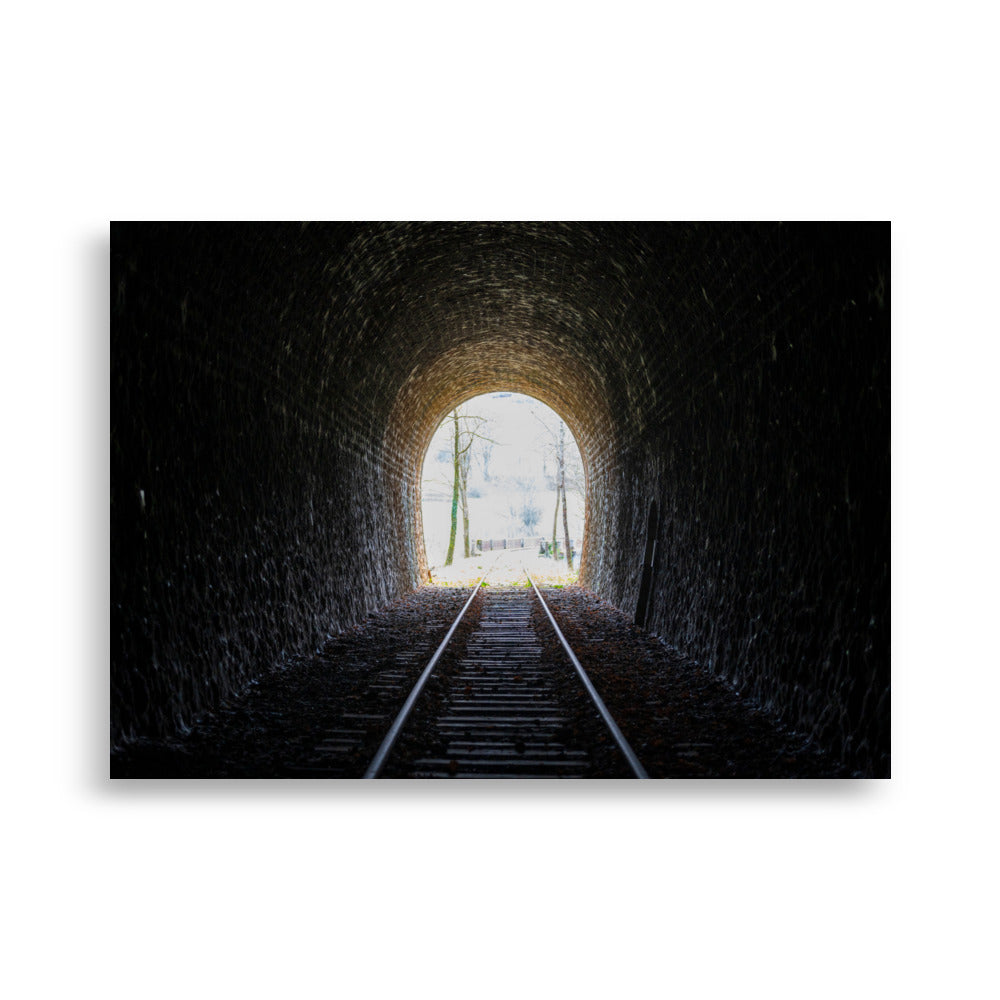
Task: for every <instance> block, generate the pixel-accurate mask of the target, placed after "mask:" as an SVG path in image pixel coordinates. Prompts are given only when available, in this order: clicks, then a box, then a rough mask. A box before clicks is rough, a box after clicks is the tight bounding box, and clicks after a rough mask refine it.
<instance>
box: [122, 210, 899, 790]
mask: <svg viewBox="0 0 1000 1000" xmlns="http://www.w3.org/2000/svg"><path fill="white" fill-rule="evenodd" d="M110 249H111V289H110V294H111V441H110V448H111V552H110V562H111V665H110V666H111V673H110V688H111V719H110V773H111V776H112V777H113V778H127V779H143V778H190V779H197V778H234V777H245V778H295V779H300V778H313V779H361V780H363V779H377V780H407V779H409V780H412V779H440V780H457V779H486V778H502V779H507V780H524V779H569V778H584V779H622V780H631V779H688V780H691V779H695V780H707V779H719V778H800V779H801V778H808V779H831V778H841V779H843V778H887V777H889V776H890V771H891V768H890V762H891V744H890V578H889V563H890V558H889V557H890V550H889V542H890V467H889V452H890V399H889V390H890V225H889V223H884V222H863V223H861V222H859V223H851V222H837V223H829V222H808V223H806V222H794V223H781V222H752V223H721V222H704V223H694V222H683V223H679V222H327V223H208V222H197V223H178V222H171V223H159V222H122V223H112V224H111V248H110Z"/></svg>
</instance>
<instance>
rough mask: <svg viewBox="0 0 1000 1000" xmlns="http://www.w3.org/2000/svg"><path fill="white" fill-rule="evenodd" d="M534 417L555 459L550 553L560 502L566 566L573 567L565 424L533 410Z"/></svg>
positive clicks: (554, 547) (555, 537)
mask: <svg viewBox="0 0 1000 1000" xmlns="http://www.w3.org/2000/svg"><path fill="white" fill-rule="evenodd" d="M535 419H536V420H537V421H538V422H539V423H540V424H541V425H542V427H543V428H544V430H545V437H544V440H545V441H546V446H547V448H548V449H549V453H550V454H551V455H552V457H553V458H554V460H555V463H554V464H555V473H554V475H553V479H554V481H555V488H556V509H555V511H554V512H553V514H552V555H553V556H555V554H556V552H557V551H558V541H559V504H560V502H561V503H562V514H563V518H562V520H563V542H564V544H565V546H566V568H567V569H569V570H571V571H572V569H573V545H572V540H571V539H570V536H569V511H568V509H567V504H566V478H567V457H568V456H567V449H566V424H565V423H563V421H562V420H560V421H559V423H558V426H557V427H552V426H550V424H549V423H548V422H546V421H545V420H543V419H542V418H541V417H540V416H539V415H538V413H537V411H536V412H535Z"/></svg>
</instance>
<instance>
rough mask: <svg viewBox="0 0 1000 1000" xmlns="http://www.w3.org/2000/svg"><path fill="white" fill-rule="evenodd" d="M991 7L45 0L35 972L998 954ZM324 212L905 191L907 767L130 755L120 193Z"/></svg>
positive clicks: (19, 456)
mask: <svg viewBox="0 0 1000 1000" xmlns="http://www.w3.org/2000/svg"><path fill="white" fill-rule="evenodd" d="M988 9H989V8H988V7H987V5H985V4H976V3H963V2H956V3H952V4H950V5H949V6H948V7H947V12H946V13H945V9H944V8H942V7H941V6H940V5H937V4H935V5H930V4H921V3H916V4H909V5H906V6H905V7H904V6H902V5H896V4H881V3H877V2H872V0H866V2H864V3H857V2H842V3H839V4H837V5H835V6H833V5H831V6H829V7H817V5H813V4H802V3H801V2H796V3H778V4H775V3H756V4H747V3H714V4H713V3H702V4H699V5H683V6H680V7H677V8H675V7H674V6H673V5H670V4H660V5H652V4H649V5H647V4H636V3H629V2H618V3H616V4H613V5H612V4H588V3H579V2H578V3H575V4H564V3H554V4H553V3H545V2H541V0H533V2H532V3H519V2H514V3H510V2H508V3H506V4H503V5H499V4H496V5H494V4H488V5H486V4H484V5H474V4H469V3H468V2H466V3H461V4H459V3H452V4H440V3H425V4H416V3H411V4H395V3H382V4H379V3H368V4H365V5H361V4H356V5H342V4H336V3H326V4H297V3H289V2H286V3H283V4H280V5H278V4H266V5H265V4H253V3H243V4H213V3H208V2H205V0H199V2H197V3H190V2H175V3H173V4H170V5H162V6H156V7H154V6H151V5H146V4H137V3H135V2H134V0H133V2H130V3H101V2H95V3H90V4H73V5H71V4H64V3H49V4H44V3H39V4H34V5H27V4H18V5H14V6H13V7H11V8H10V9H8V10H6V12H5V15H4V28H3V36H2V39H0V56H2V58H0V75H2V83H3V89H2V94H3V98H2V99H3V119H2V121H3V148H4V154H3V159H2V163H3V170H4V178H5V179H4V184H3V189H2V190H3V203H4V205H3V207H4V211H3V222H4V230H3V240H2V247H3V251H2V252H3V262H2V264H3V268H2V274H3V276H4V279H5V283H4V296H3V300H4V312H5V317H4V318H5V320H6V322H5V324H4V328H3V345H4V364H3V373H4V384H3V393H2V405H3V417H4V420H3V428H4V455H5V458H6V463H5V464H6V476H5V483H6V485H5V488H4V521H3V523H4V529H5V531H4V537H5V554H6V555H7V559H6V565H5V570H6V572H5V573H4V594H3V598H4V600H3V609H4V622H5V631H6V635H7V637H8V638H9V639H11V638H12V639H13V641H12V642H8V643H7V644H6V646H5V649H6V655H5V656H4V666H5V671H4V681H5V683H4V688H3V690H4V709H5V711H4V716H3V726H2V733H3V762H4V770H5V795H4V805H5V809H4V813H5V818H4V821H3V825H2V831H3V838H4V845H3V847H4V849H3V855H2V856H3V865H4V876H3V892H2V899H3V903H2V907H3V911H2V912H3V918H4V921H5V923H6V928H5V931H4V934H3V943H4V946H5V952H6V957H5V959H4V962H3V966H2V971H0V977H2V980H3V983H2V985H3V986H4V988H5V992H6V994H7V995H9V996H15V997H18V998H23V997H46V998H47V997H67V996H78V995H81V994H89V993H92V992H93V993H99V994H100V995H102V996H107V997H123V996H131V997H142V998H143V1000H151V998H159V997H175V996H183V997H197V998H200V997H213V998H214V997H296V998H298V997H309V996H337V997H351V998H354V997H382V996H387V995H389V994H390V991H391V990H394V989H400V990H403V989H405V990H406V991H407V995H408V996H418V997H423V996H428V997H435V998H441V997H463V998H464V997H470V998H472V997H475V998H479V997H503V998H512V997H591V996H594V997H597V996H602V997H604V996H611V997H630V998H632V997H646V996H664V995H667V996H676V997H682V998H684V1000H691V998H697V997H727V998H728V997H732V996H738V997H745V996H765V997H768V998H776V997H777V998H782V997H795V998H799V997H810V998H826V997H831V998H833V997H836V998H842V997H845V996H850V997H852V998H865V997H880V998H881V997H885V996H904V997H908V996H912V995H917V994H919V995H932V996H956V997H963V998H969V997H980V996H987V995H991V996H994V995H996V992H995V991H996V986H997V983H996V972H995V961H994V955H993V952H994V951H995V947H996V940H997V924H996V902H995V900H996V896H997V888H998V886H997V865H996V860H995V843H996V835H997V829H996V821H995V819H994V812H993V810H994V801H995V793H996V767H995V760H994V756H995V748H996V739H995V718H994V713H995V710H996V706H997V703H998V699H997V681H996V673H997V668H998V657H997V648H996V643H995V638H994V631H995V629H994V623H995V615H996V608H997V596H998V595H997V584H996V567H997V556H998V553H997V530H996V513H995V507H996V495H997V491H996V482H995V470H996V465H997V445H996V440H995V432H996V429H997V405H996V397H997V392H996V380H997V374H996V364H997V352H996V346H995V345H996V339H997V319H996V313H995V301H994V300H995V298H996V276H997V263H998V261H997V251H996V247H997V235H998V226H997V223H998V219H997V197H996V186H997V180H996V179H997V176H998V175H1000V170H998V164H997V156H996V150H995V142H996V104H995V94H996V93H997V90H998V86H997V69H996V67H997V60H996V53H995V38H996V34H995V31H994V30H993V27H992V25H991V24H990V23H989V22H988V21H987V20H985V19H984V12H985V11H987V10H988ZM694 10H697V13H693V11H694ZM650 11H655V13H650ZM299 217H304V218H332V219H396V218H406V219H408V218H414V219H424V218H429V219H466V218H469V219H478V218H496V219H521V218H526V219H536V218H537V219H542V218H544V219H549V218H552V219H586V218H598V219H604V218H611V219H703V218H704V219H773V218H782V219H803V218H808V219H812V218H820V219H891V220H892V240H893V272H892V310H893V344H892V366H893V391H892V408H893V448H892V464H893V514H892V531H893V567H892V581H893V647H892V664H893V681H894V693H893V750H894V762H893V778H892V780H891V781H879V782H874V781H873V782H844V783H827V784H818V785H817V784H806V783H796V782H787V783H783V784H781V783H753V782H744V783H733V784H727V783H715V784H702V783H694V782H687V783H667V782H663V783H646V784H643V785H641V786H640V785H639V784H628V785H625V784H608V785H606V786H604V785H598V784H594V783H590V784H587V785H586V786H585V787H582V788H581V787H578V788H563V787H560V788H556V787H553V786H550V785H548V784H543V785H541V786H539V787H532V788H522V787H513V786H509V785H508V786H503V787H486V784H485V783H484V784H481V785H479V786H478V787H475V788H471V789H470V788H464V787H463V788H461V789H459V788H455V787H452V786H450V785H442V786H435V787H433V788H431V787H424V786H423V785H419V784H415V783H411V784H408V785H400V786H394V785H391V784H385V783H383V784H379V783H372V784H362V783H361V782H355V783H345V784H330V783H323V782H320V783H313V784H297V783H295V782H275V783H270V784H269V783H257V782H244V783H223V782H209V781H205V782H196V783H191V784H182V783H172V782H132V783H128V782H117V783H114V784H112V783H110V782H109V781H108V780H107V779H106V773H107V743H106V733H107V712H108V696H107V671H108V657H109V638H108V628H109V626H108V566H107V553H108V539H109V534H108V530H109V529H108V476H109V460H108V397H109V378H108V351H109V337H108V322H109V320H108V305H107V303H108V278H109V270H108V246H109V244H108V220H109V219H130V218H137V219H156V218H165V219H186V218H194V219H214V218H227V219H228V218H233V219H270V218H299ZM498 784H499V783H498Z"/></svg>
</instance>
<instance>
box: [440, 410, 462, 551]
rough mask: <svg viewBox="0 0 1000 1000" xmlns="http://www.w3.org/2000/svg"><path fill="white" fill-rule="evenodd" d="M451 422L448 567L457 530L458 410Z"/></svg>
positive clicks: (453, 413)
mask: <svg viewBox="0 0 1000 1000" xmlns="http://www.w3.org/2000/svg"><path fill="white" fill-rule="evenodd" d="M451 416H452V420H454V422H455V446H454V448H453V449H452V456H451V457H452V464H453V465H454V467H455V479H454V483H453V485H452V491H451V535H450V537H449V538H448V555H447V556H445V559H444V564H445V566H450V565H451V563H452V560H453V559H454V558H455V534H456V533H457V530H458V487H459V481H458V459H459V447H458V445H459V441H458V410H453V411H452V414H451Z"/></svg>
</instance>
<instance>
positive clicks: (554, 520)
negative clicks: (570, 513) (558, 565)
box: [552, 480, 559, 559]
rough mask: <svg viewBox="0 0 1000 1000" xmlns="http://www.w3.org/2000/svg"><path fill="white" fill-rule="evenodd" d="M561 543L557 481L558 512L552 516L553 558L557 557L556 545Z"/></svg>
mask: <svg viewBox="0 0 1000 1000" xmlns="http://www.w3.org/2000/svg"><path fill="white" fill-rule="evenodd" d="M558 541H559V481H558V480H556V512H555V513H554V514H553V515H552V558H553V559H555V557H556V543H557V542H558Z"/></svg>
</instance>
